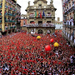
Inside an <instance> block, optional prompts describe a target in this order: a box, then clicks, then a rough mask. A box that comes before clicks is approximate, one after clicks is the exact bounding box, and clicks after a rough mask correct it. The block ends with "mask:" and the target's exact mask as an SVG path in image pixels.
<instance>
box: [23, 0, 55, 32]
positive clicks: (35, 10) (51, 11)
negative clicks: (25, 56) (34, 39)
mask: <svg viewBox="0 0 75 75" xmlns="http://www.w3.org/2000/svg"><path fill="white" fill-rule="evenodd" d="M25 11H26V12H27V17H26V18H27V24H28V25H27V31H28V32H29V33H30V32H31V31H35V32H36V33H39V32H40V33H46V32H47V30H49V31H50V32H55V26H54V25H55V11H56V8H55V7H54V5H53V0H51V2H50V4H49V5H47V1H46V0H34V5H33V6H30V1H29V2H28V7H27V8H26V10H25ZM24 28H25V27H24V26H23V27H22V29H23V30H24Z"/></svg>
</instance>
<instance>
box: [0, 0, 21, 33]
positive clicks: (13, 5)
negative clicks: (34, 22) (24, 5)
mask: <svg viewBox="0 0 75 75" xmlns="http://www.w3.org/2000/svg"><path fill="white" fill-rule="evenodd" d="M17 6H18V5H17V1H16V0H0V32H1V33H2V34H8V33H11V32H15V30H16V24H17V17H19V15H17V14H18V13H20V11H18V9H17V8H18V7H17Z"/></svg>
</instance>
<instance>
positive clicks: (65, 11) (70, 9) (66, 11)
mask: <svg viewBox="0 0 75 75" xmlns="http://www.w3.org/2000/svg"><path fill="white" fill-rule="evenodd" d="M71 11H74V4H73V5H72V7H69V9H65V10H64V14H68V13H70V12H71Z"/></svg>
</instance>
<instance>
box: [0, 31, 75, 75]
mask: <svg viewBox="0 0 75 75" xmlns="http://www.w3.org/2000/svg"><path fill="white" fill-rule="evenodd" d="M36 35H40V36H41V39H40V40H37V38H36V37H33V36H32V35H31V34H26V33H24V32H20V33H13V34H10V35H8V36H4V37H2V38H0V75H75V50H73V49H72V47H71V46H70V45H69V44H68V43H67V41H66V40H65V39H64V38H63V37H62V35H61V34H56V36H54V35H50V34H46V35H43V34H36ZM51 38H53V39H54V42H58V43H59V47H56V48H55V47H54V46H53V44H54V43H51V42H50V39H51ZM46 45H50V46H51V51H49V52H46V51H45V46H46Z"/></svg>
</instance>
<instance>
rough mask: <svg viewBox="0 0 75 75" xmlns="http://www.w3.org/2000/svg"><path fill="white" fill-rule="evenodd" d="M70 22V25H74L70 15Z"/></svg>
mask: <svg viewBox="0 0 75 75" xmlns="http://www.w3.org/2000/svg"><path fill="white" fill-rule="evenodd" d="M70 22H71V25H72V26H73V25H74V22H73V18H72V17H71V19H70Z"/></svg>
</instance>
